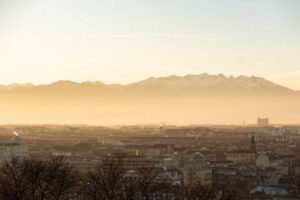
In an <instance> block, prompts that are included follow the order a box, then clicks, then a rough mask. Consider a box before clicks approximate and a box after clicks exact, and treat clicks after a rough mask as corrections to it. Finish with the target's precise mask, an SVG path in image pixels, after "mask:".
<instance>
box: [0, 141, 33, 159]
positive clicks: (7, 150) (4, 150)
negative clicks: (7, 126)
mask: <svg viewBox="0 0 300 200" xmlns="http://www.w3.org/2000/svg"><path fill="white" fill-rule="evenodd" d="M28 156H29V151H28V146H27V144H26V142H25V141H24V140H22V139H21V138H20V137H18V136H15V137H10V138H5V139H1V140H0V164H1V163H3V162H5V161H8V160H10V159H11V158H13V157H17V158H27V157H28Z"/></svg>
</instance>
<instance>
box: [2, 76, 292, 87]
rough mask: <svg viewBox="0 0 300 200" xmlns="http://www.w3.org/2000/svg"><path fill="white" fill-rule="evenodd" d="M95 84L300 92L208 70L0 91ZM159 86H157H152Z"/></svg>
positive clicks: (249, 78) (249, 77)
mask: <svg viewBox="0 0 300 200" xmlns="http://www.w3.org/2000/svg"><path fill="white" fill-rule="evenodd" d="M81 86H82V87H91V88H94V89H96V88H107V89H123V90H126V89H133V90H134V89H143V87H145V89H147V88H148V89H150V88H151V87H159V88H165V89H181V90H184V89H188V88H194V89H207V90H209V89H216V88H219V89H220V90H221V89H222V88H223V89H237V90H238V89H239V90H255V89H256V90H261V89H263V90H267V89H271V90H274V89H277V90H281V91H286V92H287V91H288V92H298V91H297V90H292V89H290V88H288V87H285V86H282V85H279V84H276V83H274V82H271V81H269V80H266V79H264V78H261V77H256V76H243V75H240V76H236V77H234V76H228V77H227V76H224V75H223V74H218V75H209V74H207V73H203V74H198V75H191V74H187V75H185V76H177V75H170V76H165V77H149V78H148V79H144V80H141V81H137V82H133V83H129V84H106V83H103V82H101V81H84V82H75V81H70V80H60V81H56V82H53V83H50V84H41V85H34V84H31V83H27V84H10V85H0V91H4V90H15V89H20V88H22V89H24V88H25V89H26V88H47V87H48V88H49V87H65V88H67V87H74V88H75V89H76V87H77V88H79V87H81ZM152 89H155V88H152Z"/></svg>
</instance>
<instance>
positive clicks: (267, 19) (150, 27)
mask: <svg viewBox="0 0 300 200" xmlns="http://www.w3.org/2000/svg"><path fill="white" fill-rule="evenodd" d="M225 2H226V3H225ZM299 9H300V1H296V0H285V1H282V0H275V1H271V0H266V1H260V0H253V1H235V0H228V1H224V2H220V1H204V0H190V1H183V0H165V1H161V0H152V1H148V0H138V1H137V0H113V1H111V0H89V1H85V0H64V1H62V0H26V1H21V0H1V1H0V84H9V83H14V82H18V83H25V82H32V83H36V84H41V83H49V82H53V81H57V80H66V79H69V80H74V81H86V80H100V81H103V82H106V83H129V82H133V81H138V80H141V79H145V78H148V77H150V76H166V75H171V74H177V75H183V74H200V73H205V72H206V73H211V74H219V73H223V74H225V75H241V74H243V75H256V76H262V77H265V78H267V79H269V80H271V81H274V82H276V83H279V84H282V85H284V86H287V87H290V88H292V89H297V90H300V56H299V52H300V37H299V36H300V29H299V27H300V24H299V22H300V14H299V12H298V11H299Z"/></svg>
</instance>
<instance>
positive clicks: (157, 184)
mask: <svg viewBox="0 0 300 200" xmlns="http://www.w3.org/2000/svg"><path fill="white" fill-rule="evenodd" d="M160 172H161V171H160V169H159V168H156V167H144V168H140V169H138V170H137V174H138V176H137V178H136V180H135V181H136V187H137V190H138V195H139V196H140V198H141V199H144V200H149V199H151V198H152V197H154V196H161V193H160V192H164V194H166V193H165V192H166V191H164V190H165V189H166V188H167V187H168V184H166V183H165V182H164V180H163V178H159V175H160Z"/></svg>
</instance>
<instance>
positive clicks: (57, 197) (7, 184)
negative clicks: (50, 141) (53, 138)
mask: <svg viewBox="0 0 300 200" xmlns="http://www.w3.org/2000/svg"><path fill="white" fill-rule="evenodd" d="M78 180H79V179H78V175H77V173H76V171H75V170H74V169H73V168H72V167H71V166H69V165H68V164H67V163H66V162H65V161H64V159H62V158H59V157H56V158H52V159H50V160H48V161H38V160H32V159H19V158H13V159H12V160H11V161H8V162H5V163H4V165H3V166H2V167H1V168H0V199H3V200H6V199H8V200H27V199H32V200H35V199H39V200H44V199H51V200H61V199H69V198H70V197H72V195H75V194H76V188H77V186H78Z"/></svg>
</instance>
